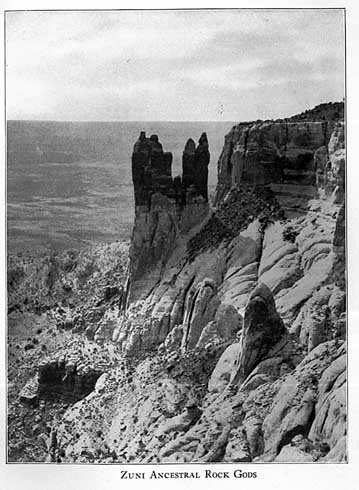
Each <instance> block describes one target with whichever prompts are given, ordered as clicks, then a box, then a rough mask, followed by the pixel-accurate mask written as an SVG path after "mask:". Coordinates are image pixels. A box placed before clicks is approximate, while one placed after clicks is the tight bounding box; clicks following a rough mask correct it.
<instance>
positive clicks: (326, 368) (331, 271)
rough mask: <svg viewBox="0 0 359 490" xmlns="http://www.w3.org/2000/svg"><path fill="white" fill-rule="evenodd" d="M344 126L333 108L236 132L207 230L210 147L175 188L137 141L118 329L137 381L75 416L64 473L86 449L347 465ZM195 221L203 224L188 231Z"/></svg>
mask: <svg viewBox="0 0 359 490" xmlns="http://www.w3.org/2000/svg"><path fill="white" fill-rule="evenodd" d="M340 108H341V109H340ZM318 111H319V112H318ZM341 114H342V106H341V105H340V104H339V105H335V104H334V105H331V104H329V105H328V106H325V107H324V108H323V107H322V108H321V109H320V110H313V111H311V112H309V113H304V115H303V116H296V117H295V118H293V119H291V120H285V121H275V122H273V121H271V122H255V123H244V124H239V125H237V126H235V127H234V128H233V129H232V131H231V132H230V134H229V135H228V136H227V137H226V140H225V145H224V149H223V152H222V155H221V157H220V160H219V163H218V166H219V169H218V187H217V191H216V196H215V204H216V207H215V209H212V210H211V211H210V213H209V214H208V202H207V193H206V192H205V191H204V187H203V185H204V183H205V179H206V173H205V171H204V169H205V166H206V162H207V157H208V153H207V151H208V148H207V150H206V140H204V139H202V138H201V140H202V141H201V140H200V143H199V146H198V147H197V149H198V148H199V151H197V149H196V148H195V147H194V143H193V141H189V142H188V143H187V145H186V148H185V152H184V159H183V176H182V180H181V181H180V180H178V179H177V180H176V179H174V180H171V179H172V178H171V176H170V170H169V169H170V166H169V164H168V162H170V160H171V159H170V157H168V156H165V154H164V153H163V152H162V148H160V146H159V143H158V139H157V138H152V139H149V140H147V139H146V138H145V136H144V135H142V136H141V138H140V140H139V142H138V143H136V145H137V146H135V149H136V151H135V152H134V160H133V163H134V168H135V171H136V172H137V171H138V176H139V175H140V174H141V172H142V174H141V175H143V176H145V175H146V178H143V179H142V178H140V177H138V176H136V178H135V177H134V183H135V196H137V197H136V221H135V229H134V235H133V245H132V252H131V265H130V274H129V280H130V282H131V284H130V287H129V289H128V291H129V295H128V301H127V308H126V311H123V310H121V311H120V310H119V311H118V316H117V319H116V318H115V319H114V321H113V323H112V340H113V341H114V342H116V343H117V345H118V347H119V349H121V351H122V353H123V355H124V356H127V358H131V359H132V360H133V362H134V364H135V365H136V367H135V368H134V369H133V372H132V373H131V374H130V375H124V373H122V372H120V370H118V369H116V368H114V369H113V370H110V371H109V373H107V374H106V376H105V378H104V379H103V380H102V381H101V383H99V384H98V385H96V389H95V391H94V392H93V393H91V394H90V395H89V397H87V399H86V400H82V401H80V402H79V403H78V404H76V405H75V406H74V407H73V408H72V409H71V410H69V411H68V413H67V414H66V415H65V419H64V422H63V424H62V426H61V427H60V428H59V433H58V444H59V447H60V449H61V450H62V451H63V452H64V453H65V455H66V456H65V459H66V460H69V461H81V458H83V452H82V451H84V450H85V449H84V448H87V449H86V451H87V452H88V453H87V454H88V455H87V457H88V458H91V459H92V460H97V459H98V458H99V459H100V460H106V461H108V462H110V460H111V461H116V462H124V463H129V462H143V463H145V462H146V463H149V462H152V463H156V462H168V463H170V462H182V463H183V462H194V461H197V462H211V461H227V462H228V461H245V462H250V461H253V462H256V461H278V462H283V461H286V462H306V461H310V462H314V461H320V462H327V461H345V459H346V443H345V441H346V347H345V336H346V334H345V330H346V312H345V303H346V298H345V294H346V293H345V208H344V197H345V149H344V142H345V138H344V124H343V121H342V120H340V119H341ZM152 147H153V148H154V150H153V151H154V159H153V162H152V157H151V155H152ZM138 153H140V154H138ZM196 155H197V157H198V159H197V160H196ZM203 163H204V165H203ZM153 165H154V167H155V168H152V166H153ZM192 168H196V169H197V168H198V170H199V171H198V173H195V172H194V171H191V169H192ZM141 169H142V170H141ZM160 176H161V177H160ZM136 189H137V190H136ZM191 206H197V207H193V208H191ZM198 206H202V208H201V207H198ZM191 209H192V210H193V212H195V210H196V209H197V210H198V209H202V210H203V215H202V218H199V217H198V220H197V221H196V219H197V215H196V216H195V218H196V219H195V220H194V221H191V222H190V225H188V221H187V216H188V212H189V211H190V210H191ZM204 215H206V216H205V218H203V216H204ZM147 236H151V237H153V239H147V238H146V237H147ZM162 236H163V239H162V240H161V237H162ZM136 288H137V291H140V293H137V294H136V292H135V289H136ZM136 363H137V364H136ZM104 396H105V397H106V400H107V401H108V403H107V404H106V407H104V408H101V406H102V405H101V403H102V400H103V397H104ZM85 409H86V411H87V413H91V414H92V415H93V418H91V417H90V419H89V420H88V421H86V424H85V426H84V427H82V428H81V429H79V422H78V419H77V417H78V413H80V412H81V411H83V410H85ZM99 412H101V417H99V416H98V413H99ZM98 430H100V432H101V437H99V436H97V435H96V434H97V433H98ZM96 431H97V432H96ZM76 434H80V438H78V437H76ZM103 447H106V448H107V453H106V455H100V456H99V451H101V450H102V449H101V448H103Z"/></svg>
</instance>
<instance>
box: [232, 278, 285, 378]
mask: <svg viewBox="0 0 359 490" xmlns="http://www.w3.org/2000/svg"><path fill="white" fill-rule="evenodd" d="M284 333H285V327H284V324H283V321H282V319H281V318H280V316H279V315H278V313H277V310H276V307H275V303H274V299H273V295H272V293H271V291H270V289H268V287H267V286H266V285H265V284H260V285H258V286H257V287H256V288H255V290H254V291H253V292H252V294H251V296H250V298H249V301H248V305H247V307H246V311H245V314H244V323H243V331H242V340H241V348H240V354H239V356H238V361H237V366H236V369H235V370H234V371H233V377H232V380H231V383H232V384H234V385H238V384H241V383H243V382H244V381H245V379H246V377H247V376H248V375H249V374H250V373H251V371H252V370H253V369H254V368H255V367H256V365H257V364H258V363H259V362H260V361H262V360H263V359H265V357H266V355H267V354H268V352H269V351H270V349H271V347H273V346H274V345H275V344H276V343H277V342H278V341H279V340H280V338H281V337H282V336H283V335H284Z"/></svg>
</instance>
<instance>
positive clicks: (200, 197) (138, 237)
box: [127, 132, 210, 301]
mask: <svg viewBox="0 0 359 490" xmlns="http://www.w3.org/2000/svg"><path fill="white" fill-rule="evenodd" d="M209 160H210V154H209V150H208V141H207V136H206V133H203V134H202V136H201V137H200V139H199V142H198V145H197V147H196V145H195V143H194V141H193V140H192V139H189V140H188V142H187V144H186V146H185V149H184V152H183V162H182V163H183V175H182V177H181V176H176V177H174V178H172V169H171V166H172V154H171V153H169V152H164V151H163V149H162V145H161V143H160V142H159V140H158V136H157V135H152V136H151V137H150V138H147V137H146V135H145V133H144V132H141V134H140V137H139V139H138V141H137V142H136V144H135V146H134V149H133V154H132V178H133V186H134V194H135V223H134V228H133V233H132V240H131V251H130V266H129V274H128V277H129V283H128V288H127V297H128V301H132V300H134V299H135V298H137V299H138V298H141V296H143V295H146V294H147V293H148V291H149V290H150V289H151V287H153V286H154V284H156V282H157V281H158V280H159V279H160V278H161V274H162V272H163V267H164V265H165V264H166V262H167V260H168V258H169V255H170V254H171V252H172V251H173V247H174V245H175V242H176V238H177V237H178V236H179V235H180V234H181V233H182V232H188V231H189V230H190V229H191V228H192V227H193V226H195V225H196V224H197V223H199V222H201V221H202V220H203V219H204V218H205V216H206V215H207V213H208V210H209V205H208V190H207V181H208V164H209Z"/></svg>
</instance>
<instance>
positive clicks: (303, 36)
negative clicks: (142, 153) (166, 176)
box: [6, 10, 344, 120]
mask: <svg viewBox="0 0 359 490" xmlns="http://www.w3.org/2000/svg"><path fill="white" fill-rule="evenodd" d="M6 23H7V30H6V33H7V38H6V39H7V43H6V56H7V72H6V75H7V87H8V89H7V107H8V117H9V118H45V119H78V120H81V119H103V120H106V119H134V120H136V119H151V120H156V119H158V120H160V119H162V120H166V119H172V120H173V119H177V120H180V119H182V120H186V119H202V120H203V119H218V118H224V119H225V118H227V119H229V120H237V119H240V118H241V117H242V114H243V113H244V114H248V115H249V117H252V118H257V117H261V116H260V115H259V112H266V111H267V112H268V111H269V109H268V107H269V106H268V104H270V103H271V104H272V105H273V100H275V104H274V109H275V108H279V107H282V106H283V104H282V102H281V101H278V100H277V99H278V98H279V97H280V95H281V92H282V94H284V95H283V100H285V103H286V107H287V108H288V112H287V113H286V114H284V115H290V111H291V110H293V108H295V107H300V110H302V109H305V108H307V105H306V104H308V103H309V101H310V103H312V104H313V105H314V104H316V103H319V102H320V101H322V99H323V97H327V99H325V100H333V99H338V98H339V99H340V98H342V97H343V85H344V66H343V60H344V30H343V13H342V11H340V10H253V11H248V10H231V11H229V10H219V11H203V10H202V11H199V10H197V11H127V12H126V11H113V12H111V11H102V12H101V11H100V12H70V11H68V12H15V13H8V14H7V18H6ZM241 94H245V97H242V95H241ZM262 94H263V96H262ZM264 94H265V95H266V96H267V97H269V98H270V99H271V100H269V101H266V100H264ZM259 100H260V101H261V102H262V104H263V106H259V104H258V101H259ZM263 107H266V108H267V109H266V111H264V109H263ZM283 107H284V106H283ZM269 112H270V111H269ZM246 117H247V116H246ZM275 117H276V116H275Z"/></svg>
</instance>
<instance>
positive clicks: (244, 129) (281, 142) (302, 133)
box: [215, 104, 344, 203]
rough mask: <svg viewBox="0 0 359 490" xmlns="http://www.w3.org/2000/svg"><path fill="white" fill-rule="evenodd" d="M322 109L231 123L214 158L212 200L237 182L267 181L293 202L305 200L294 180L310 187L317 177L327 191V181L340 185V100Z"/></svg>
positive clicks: (221, 196) (263, 183) (341, 133)
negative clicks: (215, 171) (215, 177)
mask: <svg viewBox="0 0 359 490" xmlns="http://www.w3.org/2000/svg"><path fill="white" fill-rule="evenodd" d="M329 106H330V104H328V107H329ZM323 114H324V113H323ZM323 114H322V115H321V117H320V118H318V119H317V118H316V116H314V115H312V116H310V115H309V114H306V115H303V117H296V116H295V117H293V118H289V119H287V120H279V121H264V122H263V121H257V122H249V123H241V124H238V125H237V126H234V127H233V128H232V130H231V132H230V133H229V134H228V135H227V136H226V139H225V145H224V148H223V151H222V154H221V157H220V160H219V162H218V186H217V190H216V195H215V203H219V202H221V201H222V200H223V198H224V197H225V195H226V194H227V193H228V191H229V190H230V189H231V187H233V186H239V185H240V186H243V185H258V184H259V185H271V186H272V188H273V190H275V192H278V193H279V194H280V195H282V197H283V198H284V202H286V201H288V198H290V199H291V200H293V197H296V198H297V199H298V203H300V202H301V203H303V202H305V200H308V197H309V195H303V192H298V191H299V189H298V188H297V190H296V189H293V184H294V185H295V186H297V187H298V186H302V187H303V186H304V187H315V186H316V182H317V184H319V186H324V187H328V188H327V189H326V192H327V193H329V192H330V190H329V187H331V190H334V187H335V186H336V185H339V186H340V185H341V184H340V181H341V182H343V178H342V175H343V168H344V166H343V165H344V164H343V150H342V149H343V148H344V132H343V123H342V122H341V121H342V119H343V104H337V106H336V109H335V110H334V111H332V110H330V111H327V112H325V115H323ZM331 138H332V140H331ZM330 140H331V141H330ZM329 143H330V144H329ZM328 144H329V146H328ZM319 149H321V150H319ZM321 151H322V153H321ZM336 152H341V153H336ZM329 159H330V160H331V163H330V165H329V166H328V165H327V161H328V160H329ZM319 162H320V163H319ZM317 169H318V174H319V175H318V176H317ZM331 172H332V173H331ZM301 190H303V189H301ZM306 192H308V190H307V191H306ZM301 194H302V195H301Z"/></svg>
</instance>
